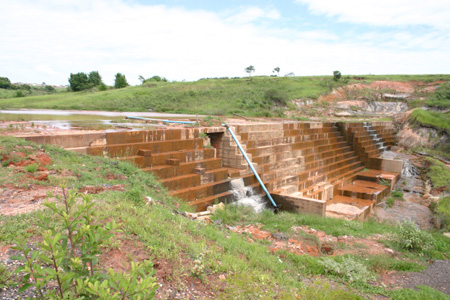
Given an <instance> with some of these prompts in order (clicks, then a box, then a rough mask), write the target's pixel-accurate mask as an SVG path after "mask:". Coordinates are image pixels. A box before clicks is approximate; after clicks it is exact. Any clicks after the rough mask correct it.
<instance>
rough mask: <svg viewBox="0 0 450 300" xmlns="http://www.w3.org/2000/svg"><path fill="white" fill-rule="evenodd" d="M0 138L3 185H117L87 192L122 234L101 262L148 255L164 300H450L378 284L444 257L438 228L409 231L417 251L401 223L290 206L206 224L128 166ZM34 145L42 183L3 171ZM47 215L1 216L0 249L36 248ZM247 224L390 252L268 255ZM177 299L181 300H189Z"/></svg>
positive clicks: (21, 172) (4, 280)
mask: <svg viewBox="0 0 450 300" xmlns="http://www.w3.org/2000/svg"><path fill="white" fill-rule="evenodd" d="M0 144H1V145H2V146H1V149H0V158H1V159H2V166H1V167H0V186H1V188H2V189H11V190H14V189H15V188H17V189H24V188H25V187H27V188H28V189H31V190H39V188H49V187H57V186H58V185H60V184H61V182H65V184H66V185H67V187H68V188H73V189H75V190H79V189H83V188H85V187H86V186H88V185H89V186H91V188H90V189H87V190H92V189H94V190H95V188H92V186H93V187H97V188H99V189H101V188H105V187H113V186H117V185H120V186H122V188H123V190H120V189H119V190H108V189H106V191H104V192H101V193H98V194H93V195H92V197H93V199H94V203H95V204H94V205H95V206H94V211H96V212H97V214H99V216H100V217H104V218H106V220H108V222H109V221H115V222H116V223H117V224H118V225H119V228H120V230H121V232H120V233H117V234H116V235H115V236H114V237H113V238H112V239H111V240H108V241H105V244H104V245H103V248H102V252H103V254H102V255H100V259H99V262H100V266H99V268H100V269H104V268H106V267H109V266H110V265H109V263H111V260H113V261H114V262H115V264H114V265H113V266H115V268H117V270H118V271H123V270H127V268H126V263H124V265H122V263H121V259H123V260H124V261H125V260H126V259H129V260H132V261H135V262H137V261H142V260H144V259H150V260H151V261H152V262H153V264H154V268H155V269H156V270H157V273H156V275H155V277H156V279H157V282H158V283H159V285H158V290H157V293H159V295H160V298H161V299H167V298H169V297H170V296H171V295H172V294H173V291H178V292H179V293H182V292H185V291H186V290H188V291H191V290H192V289H194V291H195V293H197V294H194V295H196V296H195V297H196V298H201V297H200V296H202V295H206V294H207V295H210V296H211V295H212V296H211V298H212V299H363V298H374V297H376V296H375V295H383V296H378V297H381V298H383V299H385V298H386V297H387V298H391V299H429V298H433V299H449V297H448V296H446V295H444V294H442V293H439V292H437V291H436V290H434V289H432V288H430V287H420V288H419V289H418V290H412V289H403V288H394V289H389V288H388V287H387V286H385V285H384V284H381V283H380V281H379V280H381V279H382V276H381V274H385V273H386V272H394V271H395V272H397V271H405V272H416V271H421V270H423V269H424V268H425V267H426V266H427V261H428V260H430V259H448V257H449V256H450V252H449V251H450V239H448V238H446V237H444V236H443V235H442V234H439V233H436V232H433V233H431V234H430V233H427V232H424V231H418V230H415V231H413V234H414V236H413V238H414V240H413V242H414V245H417V247H418V248H414V249H412V250H408V244H407V243H408V242H409V239H410V238H411V237H408V236H405V235H404V233H405V232H403V231H402V229H401V228H400V227H397V226H389V225H386V224H378V223H375V222H366V223H359V222H349V221H345V220H340V219H333V218H321V217H317V216H309V215H301V214H292V213H287V212H282V213H279V214H274V213H273V212H272V211H266V212H264V213H262V214H255V213H252V212H250V211H249V210H247V209H242V208H237V207H236V206H227V207H226V208H225V210H224V211H221V212H219V213H217V214H216V215H215V216H214V218H213V221H212V222H210V223H206V222H201V221H194V220H191V219H189V218H187V217H186V216H185V215H183V213H181V212H183V211H184V210H185V209H186V207H185V206H184V205H183V203H180V202H177V200H176V199H173V198H171V197H169V196H168V193H167V191H166V190H165V189H164V188H162V186H161V185H160V184H159V183H158V182H157V181H156V180H155V179H154V178H153V177H152V176H151V175H150V174H148V173H145V172H142V171H140V170H138V169H137V168H136V167H134V166H132V165H130V164H127V163H123V162H117V161H112V160H108V159H104V158H100V157H89V156H85V155H77V154H75V153H71V152H67V151H65V150H62V149H59V148H55V147H51V146H37V145H34V144H31V143H28V142H25V141H23V140H19V139H15V138H10V137H0ZM41 150H44V151H45V153H47V154H48V155H49V156H50V157H51V160H52V163H51V164H50V165H48V166H47V168H48V169H49V171H50V173H49V174H50V175H49V177H48V181H35V180H33V179H31V178H30V176H31V177H32V176H33V171H32V170H31V168H27V167H25V168H20V167H13V168H12V167H11V166H9V167H7V166H8V164H9V162H11V161H12V162H15V163H19V162H20V160H26V159H27V157H33V156H35V155H36V153H40V151H41ZM18 152H21V153H23V154H20V155H19V153H18ZM14 153H15V154H17V155H15V154H14ZM34 172H35V171H34ZM144 196H150V197H151V198H152V199H153V200H152V202H151V203H152V204H148V203H147V204H146V202H147V200H146V199H145V198H144ZM21 204H22V203H21ZM39 215H40V218H38V216H39ZM54 218H55V216H54V215H52V214H51V212H50V211H49V210H45V211H43V212H42V213H38V212H34V213H25V214H21V215H16V216H6V215H0V224H1V226H0V246H6V245H10V244H11V243H13V242H14V241H16V240H17V239H18V238H21V237H23V238H28V239H27V240H28V243H29V245H30V246H32V247H35V246H36V244H37V243H38V242H39V241H40V232H41V231H40V229H39V228H38V227H37V225H38V224H39V223H40V222H41V221H40V220H42V219H44V220H45V219H51V220H53V219H54ZM248 224H261V226H260V228H261V229H262V230H265V231H268V232H269V235H270V233H272V234H277V235H281V236H282V237H284V239H286V240H287V239H288V238H289V239H292V238H294V239H295V238H298V239H300V240H302V241H303V242H304V243H308V244H309V245H311V246H314V245H315V246H317V247H320V242H319V240H318V238H317V236H315V235H312V234H308V233H301V236H299V235H298V234H296V233H295V230H294V229H293V228H295V227H298V226H305V225H307V226H310V227H311V228H315V229H317V230H322V231H324V232H325V233H326V234H328V235H332V236H335V237H338V236H344V235H346V236H348V235H351V236H354V237H359V238H365V237H368V239H369V240H370V239H371V238H370V237H371V236H373V235H375V234H381V235H383V236H382V238H381V241H382V243H384V244H385V245H387V246H389V247H390V248H391V249H394V250H395V253H396V254H395V256H392V255H390V254H387V253H383V254H378V255H371V254H368V253H365V252H364V250H365V249H367V248H368V247H367V246H365V245H363V244H358V243H355V244H346V243H345V242H334V243H333V242H330V243H329V244H330V245H332V247H333V248H334V249H337V250H338V251H349V253H352V254H345V255H342V254H341V255H339V254H337V255H326V254H323V253H318V255H317V256H309V255H298V254H295V253H293V252H289V251H285V250H282V251H272V250H270V249H271V242H270V241H269V240H267V239H257V238H255V237H253V236H251V235H250V234H245V233H244V234H240V233H237V232H234V231H233V230H232V229H233V228H236V226H240V225H241V226H244V225H248ZM254 226H258V225H254ZM422 239H424V241H425V240H426V241H427V244H428V243H431V244H430V247H429V248H425V246H423V245H422V244H421V241H422ZM405 245H406V247H405ZM2 249H7V248H2ZM361 253H362V254H361ZM124 266H125V267H124ZM11 267H14V265H12V264H10V265H8V267H6V266H3V263H1V262H0V271H1V272H0V293H1V291H2V289H5V290H9V289H10V288H12V286H13V284H14V282H15V280H17V277H15V276H14V275H13V274H12V273H11V270H10V268H11ZM2 270H3V271H2ZM184 295H185V296H184V297H183V296H181V298H184V299H186V298H188V297H187V295H186V294H184Z"/></svg>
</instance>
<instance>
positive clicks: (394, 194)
mask: <svg viewBox="0 0 450 300" xmlns="http://www.w3.org/2000/svg"><path fill="white" fill-rule="evenodd" d="M392 197H394V198H399V199H400V198H401V199H403V192H402V191H399V190H394V191H393V192H392Z"/></svg>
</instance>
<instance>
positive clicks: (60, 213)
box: [13, 188, 156, 299]
mask: <svg viewBox="0 0 450 300" xmlns="http://www.w3.org/2000/svg"><path fill="white" fill-rule="evenodd" d="M79 196H80V194H78V193H76V192H75V191H69V192H68V193H67V192H66V190H65V189H64V188H63V197H58V199H59V200H60V202H62V204H60V203H49V202H46V203H45V204H44V205H45V206H46V207H47V208H49V209H50V211H51V212H52V213H53V214H52V215H51V216H50V217H48V216H45V215H44V214H41V215H40V224H39V226H40V227H41V229H42V240H43V241H42V242H40V243H38V247H39V250H33V249H32V248H30V247H29V246H28V245H27V244H26V242H25V240H23V239H22V240H20V241H18V242H17V243H16V244H17V246H16V247H14V249H16V250H20V251H21V252H22V253H23V255H19V256H15V257H13V258H14V259H17V260H21V261H23V262H24V265H23V266H21V267H19V268H17V269H16V272H17V273H24V274H25V275H24V276H23V277H22V287H21V288H20V289H19V292H23V291H25V290H27V289H28V288H30V287H34V288H35V291H36V294H37V296H38V298H40V299H151V298H153V296H154V292H155V290H156V283H155V279H154V277H153V274H154V271H153V269H152V265H151V262H148V261H147V262H145V263H144V264H139V263H131V270H130V272H129V273H123V274H122V273H116V272H115V271H114V270H113V269H109V270H108V272H107V274H104V273H102V272H100V270H99V269H98V256H99V254H101V247H102V245H103V244H104V242H106V241H107V240H109V239H110V238H111V237H112V236H113V235H114V231H116V230H117V225H116V224H115V223H114V222H112V223H107V224H105V225H102V224H100V223H99V221H100V219H98V220H96V219H95V218H96V217H97V214H96V211H95V210H94V209H93V206H94V203H93V202H92V200H91V197H90V196H89V195H81V197H82V203H77V202H78V199H79Z"/></svg>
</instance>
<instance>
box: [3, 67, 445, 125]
mask: <svg viewBox="0 0 450 300" xmlns="http://www.w3.org/2000/svg"><path fill="white" fill-rule="evenodd" d="M355 78H356V79H355ZM374 80H417V81H427V82H428V81H434V80H450V75H388V76H374V75H367V76H365V75H364V76H357V77H356V76H344V77H343V79H341V81H340V82H338V83H336V82H334V81H333V80H332V77H331V76H313V77H253V78H252V79H251V80H250V79H249V78H236V79H203V80H198V81H195V82H146V83H144V84H143V85H142V86H134V87H127V88H124V89H118V90H108V91H104V92H70V93H58V94H55V95H42V96H31V97H25V98H15V99H0V107H1V108H46V109H80V110H109V111H147V110H149V109H152V110H153V111H157V112H171V113H192V114H208V115H231V114H232V113H238V114H243V115H248V116H273V115H275V116H276V115H279V113H280V112H281V111H282V110H283V109H282V108H281V105H280V103H281V104H282V103H283V102H285V101H288V100H293V99H298V98H302V99H307V98H310V99H317V98H318V97H319V96H320V95H323V94H326V93H329V92H330V90H331V88H333V87H336V86H339V85H342V84H346V83H351V82H371V81H374ZM274 91H276V92H275V93H274ZM288 108H289V106H288Z"/></svg>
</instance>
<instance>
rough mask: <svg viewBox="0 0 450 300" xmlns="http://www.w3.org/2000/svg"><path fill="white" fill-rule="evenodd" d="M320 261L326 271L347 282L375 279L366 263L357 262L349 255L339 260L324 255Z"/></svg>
mask: <svg viewBox="0 0 450 300" xmlns="http://www.w3.org/2000/svg"><path fill="white" fill-rule="evenodd" d="M320 263H321V264H322V265H323V266H324V268H325V271H326V272H327V273H329V274H331V275H336V276H339V277H341V278H343V279H346V280H348V281H349V282H367V281H368V280H374V279H375V276H374V275H373V273H372V272H370V271H369V269H368V268H367V267H366V265H364V264H362V263H360V262H358V261H357V260H356V259H355V258H353V257H351V256H348V257H344V258H343V259H342V261H341V262H338V261H336V260H335V259H333V258H329V257H325V258H322V259H321V261H320Z"/></svg>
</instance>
